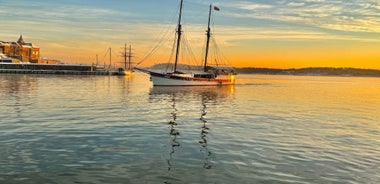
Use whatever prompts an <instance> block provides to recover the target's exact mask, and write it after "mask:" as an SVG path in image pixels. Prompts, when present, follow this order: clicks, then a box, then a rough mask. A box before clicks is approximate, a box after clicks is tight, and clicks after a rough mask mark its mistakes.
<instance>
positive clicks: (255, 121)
mask: <svg viewBox="0 0 380 184" xmlns="http://www.w3.org/2000/svg"><path fill="white" fill-rule="evenodd" d="M238 82H239V84H237V85H236V86H235V87H185V88H170V87H164V88H163V87H161V88H156V87H152V86H151V84H150V83H149V78H148V76H146V75H144V74H141V73H137V74H136V75H135V76H134V77H114V76H112V77H109V76H52V75H11V74H9V75H8V74H1V75H0V112H1V113H0V183H2V184H3V183H4V184H7V183H68V184H69V183H162V184H164V183H173V184H174V183H218V184H219V183H226V184H230V183H358V184H359V183H360V184H361V183H380V175H379V173H380V78H353V77H296V76H271V75H239V81H238Z"/></svg>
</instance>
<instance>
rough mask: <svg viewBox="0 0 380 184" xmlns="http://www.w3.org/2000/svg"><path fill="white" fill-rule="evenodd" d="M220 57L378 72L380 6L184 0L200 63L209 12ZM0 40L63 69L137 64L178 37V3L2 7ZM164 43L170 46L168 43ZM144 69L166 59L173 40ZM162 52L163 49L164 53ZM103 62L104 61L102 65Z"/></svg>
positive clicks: (373, 1) (57, 1) (40, 0)
mask: <svg viewBox="0 0 380 184" xmlns="http://www.w3.org/2000/svg"><path fill="white" fill-rule="evenodd" d="M210 3H213V4H214V5H216V6H218V7H219V8H220V11H219V12H214V18H213V28H214V32H213V35H214V36H215V39H216V42H217V43H218V48H219V50H220V52H222V54H223V55H224V56H225V58H227V59H228V60H229V63H231V64H232V65H233V66H235V67H269V68H300V67H356V68H374V69H380V1H379V0H237V1H232V0H213V1H210V0H185V2H184V15H183V16H184V20H183V24H184V31H185V32H186V39H187V40H188V42H189V43H190V45H191V47H192V51H193V52H194V55H195V57H196V58H197V59H199V60H202V59H201V58H202V57H201V55H202V50H203V48H204V40H205V32H204V31H205V30H206V23H207V14H208V8H209V7H208V5H209V4H210ZM0 4H1V7H0V24H1V31H0V40H2V41H16V40H17V39H18V37H19V35H21V34H22V35H23V38H24V40H25V41H26V42H32V43H34V44H35V45H37V46H39V47H40V48H41V56H43V57H47V58H50V59H58V60H61V61H64V62H67V63H93V62H95V58H96V55H97V54H98V56H99V62H100V63H102V62H106V60H107V59H106V58H107V57H106V56H105V55H106V52H107V49H108V48H109V47H112V49H113V53H112V54H113V55H114V57H113V60H114V61H115V62H118V61H119V60H120V61H121V60H122V58H121V57H120V55H121V54H120V53H121V52H122V47H123V45H124V43H127V44H132V46H133V52H134V53H135V58H134V60H135V61H136V62H138V61H141V60H142V59H143V58H144V57H145V56H146V55H147V54H148V53H149V52H150V51H151V50H152V49H154V48H155V46H156V45H157V44H158V43H160V39H161V38H163V36H162V35H165V34H166V33H168V30H169V33H168V34H170V36H169V37H170V38H174V35H171V33H172V32H173V34H174V31H175V23H176V19H177V9H178V4H179V0H108V1H104V0H54V1H51V0H33V1H29V0H17V1H15V0H0ZM166 43H169V44H166ZM162 45H163V46H162V47H163V49H161V50H158V51H157V53H156V55H153V56H152V57H150V58H147V59H146V60H145V61H144V62H143V63H142V64H141V66H149V65H153V64H157V63H160V62H165V61H167V60H168V59H169V56H170V53H171V45H172V41H170V42H165V44H164V42H163V43H162ZM164 45H165V46H164ZM107 62H108V60H107Z"/></svg>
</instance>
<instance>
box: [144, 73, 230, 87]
mask: <svg viewBox="0 0 380 184" xmlns="http://www.w3.org/2000/svg"><path fill="white" fill-rule="evenodd" d="M151 80H152V83H153V85H154V86H221V85H233V84H234V83H235V81H234V80H232V79H231V80H222V79H206V80H205V79H201V80H197V79H194V78H193V79H173V78H167V77H161V76H154V75H151Z"/></svg>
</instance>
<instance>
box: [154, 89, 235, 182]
mask: <svg viewBox="0 0 380 184" xmlns="http://www.w3.org/2000/svg"><path fill="white" fill-rule="evenodd" d="M234 91H235V88H234V86H216V87H210V86H208V87H157V86H155V87H153V88H152V89H151V91H150V97H151V98H153V99H156V100H157V99H159V102H162V101H165V102H164V103H167V104H169V105H170V108H169V109H170V113H169V112H168V116H170V120H169V121H168V123H167V124H168V125H169V126H168V129H169V131H168V134H169V136H170V141H169V148H170V150H169V155H168V158H167V160H166V162H167V170H168V171H174V168H176V167H174V165H176V166H177V165H181V164H183V163H179V164H178V162H181V159H182V158H178V157H180V155H181V153H180V154H178V152H181V151H183V150H182V149H186V148H184V147H189V146H190V147H194V146H195V145H198V146H196V147H199V152H198V153H193V154H196V155H201V158H202V161H201V163H202V168H203V169H207V170H209V169H212V168H213V166H212V158H213V155H214V153H213V152H212V150H210V149H209V144H210V143H212V140H210V137H209V133H210V132H211V127H210V126H209V122H208V120H207V118H206V116H207V114H208V113H209V110H210V109H208V108H212V105H213V104H220V103H221V102H222V101H224V100H226V99H228V98H229V97H231V96H232V94H233V93H234ZM154 102H157V101H154ZM195 109H199V110H195ZM191 112H194V113H196V114H199V116H196V118H192V117H190V120H189V119H186V117H182V116H181V115H184V116H186V115H187V116H189V114H188V113H191ZM188 121H193V122H198V123H199V124H198V125H195V127H198V128H197V130H195V131H196V132H198V133H197V134H198V135H199V138H198V141H197V142H194V144H193V145H186V146H184V145H183V144H185V143H186V142H182V141H180V140H182V139H180V137H186V136H188V135H182V133H184V130H183V129H186V127H184V126H191V127H193V126H194V125H193V124H192V125H188V124H185V122H188ZM180 130H181V132H180ZM190 131H191V130H190ZM183 139H185V138H183ZM187 144H188V143H187ZM175 155H176V156H175ZM186 159H187V158H186ZM176 162H177V163H176ZM177 169H181V168H176V170H177ZM165 183H170V182H167V181H166V182H165Z"/></svg>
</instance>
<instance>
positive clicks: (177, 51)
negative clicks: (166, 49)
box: [174, 0, 183, 73]
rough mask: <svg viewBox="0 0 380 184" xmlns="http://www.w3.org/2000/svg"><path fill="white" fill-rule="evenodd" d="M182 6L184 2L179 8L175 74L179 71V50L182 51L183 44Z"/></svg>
mask: <svg viewBox="0 0 380 184" xmlns="http://www.w3.org/2000/svg"><path fill="white" fill-rule="evenodd" d="M182 5H183V0H181V4H180V7H179V17H178V26H177V27H178V29H177V35H178V37H177V50H176V54H175V63H174V73H175V72H176V71H177V63H178V57H179V49H180V44H181V35H182V25H181V20H182Z"/></svg>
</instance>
